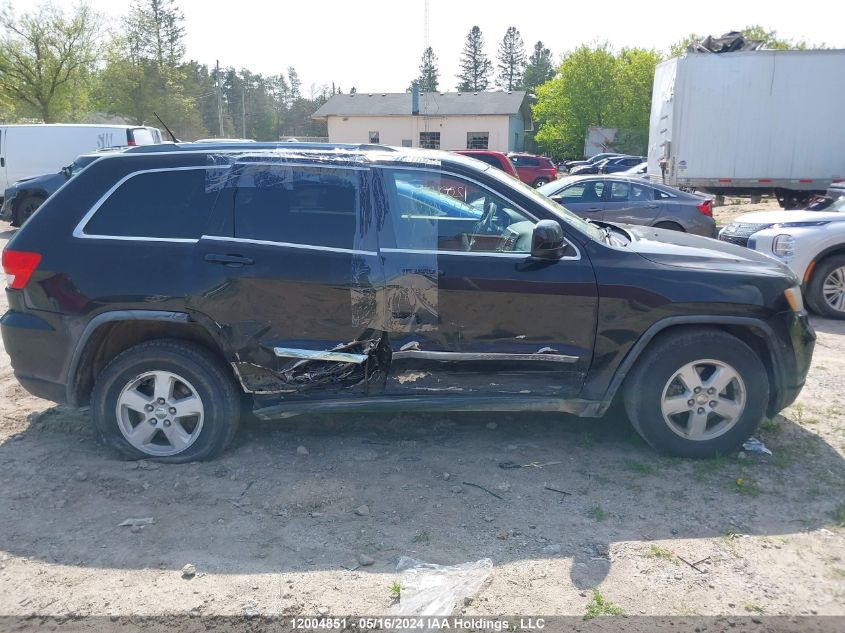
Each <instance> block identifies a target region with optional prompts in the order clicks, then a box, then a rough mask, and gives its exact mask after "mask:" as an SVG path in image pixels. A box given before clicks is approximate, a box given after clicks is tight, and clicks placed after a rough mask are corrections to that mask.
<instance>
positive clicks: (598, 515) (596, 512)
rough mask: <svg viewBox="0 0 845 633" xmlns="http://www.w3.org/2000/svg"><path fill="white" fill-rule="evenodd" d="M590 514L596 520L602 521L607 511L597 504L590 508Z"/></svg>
mask: <svg viewBox="0 0 845 633" xmlns="http://www.w3.org/2000/svg"><path fill="white" fill-rule="evenodd" d="M590 516H591V517H593V519H595V520H596V521H604V520H605V519H606V518H607V512H605V511H604V508H602V507H601V506H600V505H598V504H597V505H594V506H593V507H592V508H590Z"/></svg>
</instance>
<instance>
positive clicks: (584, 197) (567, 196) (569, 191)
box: [556, 180, 604, 206]
mask: <svg viewBox="0 0 845 633" xmlns="http://www.w3.org/2000/svg"><path fill="white" fill-rule="evenodd" d="M603 194H604V183H603V182H602V181H601V180H588V181H586V182H578V183H575V184H574V185H572V186H571V187H567V188H566V189H564V190H563V191H562V192H561V193H560V197H559V199H560V201H561V203H562V204H563V205H564V206H566V203H567V202H570V203H574V202H599V201H601V199H602V195H603ZM556 199H558V198H557V197H556Z"/></svg>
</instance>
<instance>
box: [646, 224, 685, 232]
mask: <svg viewBox="0 0 845 633" xmlns="http://www.w3.org/2000/svg"><path fill="white" fill-rule="evenodd" d="M654 228H656V229H666V230H668V231H678V232H680V233H686V232H687V231H686V229H685V228H684V227H682V226H681V225H680V224H678V223H677V222H658V223H657V224H655V225H654Z"/></svg>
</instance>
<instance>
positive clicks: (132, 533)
mask: <svg viewBox="0 0 845 633" xmlns="http://www.w3.org/2000/svg"><path fill="white" fill-rule="evenodd" d="M771 206H772V205H770V204H769V205H765V204H764V205H754V207H762V208H771ZM751 209H752V205H740V206H739V207H736V206H731V207H721V208H719V209H717V210H716V213H717V215H718V216H719V218H720V219H721V220H724V219H725V218H727V217H731V215H732V214H736V213H738V212H739V211H746V210H751ZM755 210H756V209H755ZM8 236H9V233H5V234H2V235H0V237H2V238H3V242H4V243H5V240H6V239H7V238H8ZM2 301H5V297H3V298H2ZM0 307H2V308H3V309H4V310H5V306H0ZM814 325H815V327H816V329H817V332H818V336H819V340H818V345H817V348H816V355H815V360H814V364H813V368H812V370H811V373H810V377H809V381H808V385H807V387H806V388H805V390H804V392H803V393H802V395H801V397H800V399H799V400H798V402H797V403H796V404H795V405H793V406H792V407H790V408H789V409H788V410H787V411H785V412H784V414H783V415H782V416H778V417H777V418H775V419H774V420H772V421H769V422H766V423H765V424H764V426H763V427H762V429H761V431H760V433H759V437H761V438H762V439H763V441H764V442H765V444H766V446H768V447H769V448H770V449H771V450H772V452H773V455H772V456H763V455H748V456H744V455H738V456H733V457H730V458H723V459H719V460H698V461H693V460H680V459H669V458H664V457H660V456H658V455H656V454H655V453H654V452H653V451H652V450H650V449H649V448H648V447H647V446H645V445H644V444H643V442H642V441H641V440H640V439H639V438H638V437H637V436H636V434H635V433H634V432H633V431H632V430H631V429H630V427H629V426H628V425H627V423H625V422H624V421H623V420H621V419H619V418H618V417H614V416H612V415H611V416H608V417H607V418H605V419H602V420H579V419H576V418H571V417H566V416H558V415H537V414H531V415H529V414H525V415H513V414H508V415H504V414H495V415H493V414H485V415H481V414H461V415H458V414H455V415H404V414H397V415H383V416H364V415H357V416H334V417H300V418H293V419H291V420H288V421H282V422H276V423H266V424H258V423H252V424H247V425H246V427H245V428H244V429H243V430H242V431H241V432H240V433H239V435H238V436H237V437H236V439H235V442H234V445H233V446H232V447H231V448H230V449H229V451H228V452H226V453H225V455H224V456H223V457H222V458H220V459H218V460H217V461H214V462H210V463H201V464H188V465H181V466H174V465H159V464H154V463H148V462H126V461H122V460H120V459H118V458H117V457H116V456H115V455H114V454H112V453H110V452H108V451H107V450H105V449H104V448H103V447H100V446H98V445H97V444H96V443H95V441H94V438H93V433H92V430H91V426H90V423H89V419H88V413H87V411H81V412H79V411H72V410H68V409H66V408H63V407H57V406H54V405H52V404H51V403H49V402H45V401H43V400H39V399H37V398H34V397H32V396H30V395H28V394H27V393H26V392H24V391H23V390H22V389H21V388H20V387H19V386H18V384H17V382H16V381H15V379H14V377H13V376H12V373H11V369H10V367H9V364H8V357H7V356H6V354H5V352H3V353H2V354H0V357H2V358H0V614H3V615H19V616H26V615H33V614H37V615H56V616H67V615H69V614H73V617H77V616H80V615H89V614H90V615H111V616H126V615H133V614H134V615H165V616H176V615H178V614H192V615H197V614H200V615H205V616H210V615H235V616H244V617H252V616H254V615H255V614H262V615H278V614H288V615H290V614H304V615H313V614H317V613H332V614H373V613H376V614H378V613H387V612H389V611H390V609H391V608H392V606H393V603H394V600H393V597H392V594H391V585H392V584H393V583H394V582H395V581H397V580H398V578H399V576H398V574H397V573H396V571H395V568H396V563H397V560H398V559H399V557H401V556H411V557H413V558H417V559H421V560H425V561H429V562H434V563H440V564H457V563H465V562H469V561H476V560H479V559H483V558H490V559H492V561H493V565H494V567H493V572H492V576H491V579H490V581H489V582H488V583H487V584H485V586H484V587H483V588H482V589H481V590H480V591H479V592H478V593H477V594H476V595H475V597H474V599H472V600H471V601H468V602H467V603H466V604H464V605H463V606H462V609H463V611H464V612H465V613H467V614H482V615H496V614H514V613H515V614H537V613H543V614H567V615H577V616H581V615H584V614H585V612H586V610H587V609H588V608H589V604H590V603H591V602H593V603H594V604H595V596H596V594H594V593H593V590H598V592H599V595H600V597H602V598H603V599H604V600H606V601H609V603H611V604H612V605H614V606H616V607H618V608H619V609H621V610H622V612H624V613H625V614H628V615H640V614H644V615H667V614H672V615H678V616H689V615H697V614H700V615H716V614H722V615H725V614H733V615H737V616H738V615H751V616H758V615H760V614H765V615H774V614H789V615H802V614H803V615H810V614H822V615H825V614H826V615H845V528H843V527H842V522H845V492H843V491H844V490H845V462H843V456H845V426H843V422H845V371H843V370H845V336H843V334H845V323H843V322H834V321H827V320H821V319H815V320H814ZM502 462H515V463H517V464H521V465H524V464H536V466H528V467H525V468H520V469H512V470H505V469H502V468H500V467H499V464H500V463H502ZM471 484H475V485H471ZM476 486H482V487H483V488H486V489H487V490H484V489H481V488H478V487H476ZM549 488H554V489H556V490H550V489H549ZM560 491H562V492H560ZM564 493H566V494H564ZM127 519H135V520H137V519H144V521H135V523H137V525H135V526H134V527H132V526H121V523H122V522H124V521H126V520H127ZM698 561H701V562H698ZM687 563H693V564H695V568H694V567H692V566H690V565H689V564H687ZM187 564H191V565H193V566H194V567H195V571H196V573H195V574H194V575H192V576H190V574H189V576H190V577H184V576H183V572H182V570H183V567H184V566H185V565H187Z"/></svg>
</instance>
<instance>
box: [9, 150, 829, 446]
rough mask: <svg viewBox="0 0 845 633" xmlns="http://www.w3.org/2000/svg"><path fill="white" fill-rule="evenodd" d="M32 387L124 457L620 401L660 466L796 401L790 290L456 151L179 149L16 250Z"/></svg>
mask: <svg viewBox="0 0 845 633" xmlns="http://www.w3.org/2000/svg"><path fill="white" fill-rule="evenodd" d="M3 268H4V270H5V272H6V274H7V277H8V279H9V282H8V283H9V285H8V289H7V296H8V303H9V310H8V312H7V313H6V314H5V315H4V316H3V317H2V320H0V326H1V327H2V335H3V341H4V344H5V347H6V350H7V351H8V353H9V355H10V357H11V360H12V365H13V367H14V370H15V375H16V376H17V378H18V380H19V381H20V382H21V384H22V385H24V387H26V389H28V390H29V391H30V392H32V393H33V394H36V395H38V396H41V397H44V398H47V399H50V400H54V401H56V402H64V403H68V404H70V405H72V406H80V405H85V404H90V405H91V411H92V416H93V420H94V423H95V426H96V429H97V431H98V433H99V435H100V436H101V437H102V438H103V439H104V440H105V441H106V442H107V443H108V444H110V445H111V446H113V447H115V448H116V449H118V450H119V451H121V452H122V453H123V454H125V455H127V456H129V457H131V458H154V459H160V460H164V461H172V462H185V461H192V460H199V459H206V458H209V457H212V456H214V455H217V454H219V453H220V452H221V451H222V450H223V449H224V448H225V447H226V445H227V443H228V442H229V441H230V440H231V438H232V436H233V435H234V433H235V431H236V429H237V427H238V419H239V412H240V410H241V406H242V399H243V398H244V397H246V398H247V399H248V400H249V402H250V403H251V405H252V407H253V409H254V412H255V414H256V415H257V416H258V417H260V418H267V419H270V418H280V417H281V418H284V417H290V416H294V415H297V414H302V413H316V412H326V411H382V410H385V409H397V408H399V409H406V410H471V411H557V412H567V413H574V414H576V415H580V416H585V417H596V416H600V415H602V414H603V413H604V412H605V411H607V409H608V408H609V407H610V405H611V403H612V402H613V401H614V400H615V399H616V398H617V397H618V398H619V399H620V400H621V401H622V402H623V403H624V406H625V409H626V411H627V413H628V416H629V417H630V419H631V421H632V422H633V424H634V426H635V427H636V429H637V430H638V431H639V432H640V433H641V434H642V436H643V437H644V438H645V439H646V440H647V441H648V442H649V443H650V444H652V445H653V446H654V447H656V448H657V449H659V450H661V451H663V452H666V453H669V454H673V455H683V456H709V455H714V454H720V453H726V452H728V451H732V450H734V449H735V448H737V447H738V446H739V445H740V444H741V443H742V442H743V441H744V440H745V439H746V438H747V437H748V436H749V435H750V434H751V433H752V432H753V431H754V429H755V428H756V426H757V424H758V423H759V422H760V421H761V419H762V418H763V417H764V416H766V415H774V414H775V413H776V412H778V411H780V410H781V409H782V408H783V407H785V406H786V405H788V404H789V403H791V402H792V401H793V400H794V399H795V397H796V396H797V394H798V392H799V391H800V389H801V387H802V385H803V383H804V378H805V375H806V372H807V369H808V367H809V363H810V358H811V353H812V349H813V340H814V335H813V332H812V330H811V328H810V326H809V325H808V321H807V315H806V312H805V311H804V309H803V305H802V304H801V292H800V288H799V286H798V280H797V279H796V278H795V276H794V275H793V274H792V273H791V272H790V271H789V270H788V269H787V268H786V267H785V266H783V265H781V264H780V263H778V262H776V261H775V260H773V259H771V258H769V257H766V256H764V255H760V254H758V253H756V252H754V251H751V250H748V249H743V248H740V247H736V246H733V245H731V244H724V243H721V242H718V241H715V240H709V239H705V238H699V237H696V236H691V235H686V234H679V233H676V232H672V231H664V230H660V229H654V228H646V227H635V226H619V225H615V224H611V223H603V222H596V223H588V222H585V221H583V220H581V219H579V218H578V217H576V216H574V215H572V214H571V213H569V212H568V211H566V210H565V209H564V208H562V207H560V206H559V205H557V204H556V203H554V202H552V201H551V200H549V199H548V198H545V197H544V196H542V195H540V194H539V193H537V192H535V191H534V190H533V189H531V188H530V187H527V186H525V185H523V184H521V183H519V182H517V181H515V180H514V179H513V178H510V177H509V176H507V175H505V174H503V173H502V172H501V171H500V170H498V169H493V168H490V167H482V166H480V164H479V163H478V162H477V161H470V160H468V159H466V158H463V157H461V156H456V155H454V154H448V153H442V152H426V151H419V150H407V151H406V150H401V151H387V150H385V149H367V148H356V147H345V146H344V147H328V148H317V147H313V146H301V147H300V146H291V147H290V148H286V149H284V150H260V149H259V150H255V149H253V148H245V147H241V148H239V149H238V151H235V150H231V151H229V150H226V151H224V150H199V149H197V148H196V147H195V146H194V147H190V146H188V147H182V146H178V145H176V146H171V147H169V148H164V149H162V148H151V149H149V150H148V151H145V152H135V153H131V154H129V153H126V154H117V155H114V156H108V157H103V158H102V159H101V160H98V161H96V162H95V163H93V164H92V165H90V166H89V167H87V168H86V169H85V170H83V171H82V172H80V173H79V174H78V175H77V176H75V177H74V178H72V179H71V180H69V181H68V182H67V183H66V184H65V186H64V187H62V189H61V190H60V191H58V192H57V193H56V194H55V195H54V196H52V197H51V198H49V199H48V200H47V202H46V203H45V204H44V205H42V207H41V208H40V209H39V210H38V211H37V212H36V213H35V214H34V215H33V216H32V218H31V219H30V221H29V222H27V223H26V225H25V226H24V227H23V228H22V229H21V230H19V231H18V233H17V234H16V235H15V236H14V237H13V238H12V240H11V241H10V242H9V244H8V246H7V248H6V249H5V251H4V252H3Z"/></svg>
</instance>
